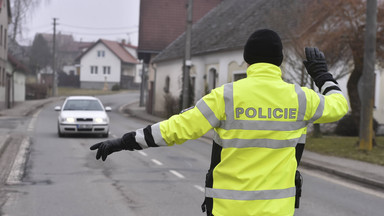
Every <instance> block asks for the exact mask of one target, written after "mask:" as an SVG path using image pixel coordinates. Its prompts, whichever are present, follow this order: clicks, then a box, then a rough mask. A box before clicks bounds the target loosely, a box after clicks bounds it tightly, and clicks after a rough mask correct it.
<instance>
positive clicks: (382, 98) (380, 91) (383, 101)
mask: <svg viewBox="0 0 384 216" xmlns="http://www.w3.org/2000/svg"><path fill="white" fill-rule="evenodd" d="M373 116H374V117H375V119H376V120H377V121H378V122H379V124H382V125H384V74H383V72H382V71H380V70H376V91H375V108H374V109H373Z"/></svg>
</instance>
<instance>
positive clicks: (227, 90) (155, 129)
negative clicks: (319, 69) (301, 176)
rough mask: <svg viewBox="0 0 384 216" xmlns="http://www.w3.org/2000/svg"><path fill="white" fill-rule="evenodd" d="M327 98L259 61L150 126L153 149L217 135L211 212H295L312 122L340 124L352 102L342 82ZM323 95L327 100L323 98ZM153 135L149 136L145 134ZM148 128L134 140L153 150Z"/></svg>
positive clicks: (327, 89)
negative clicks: (301, 156) (300, 162)
mask: <svg viewBox="0 0 384 216" xmlns="http://www.w3.org/2000/svg"><path fill="white" fill-rule="evenodd" d="M320 92H321V93H322V94H319V93H316V92H315V91H313V90H311V89H308V88H305V87H300V86H298V85H295V84H289V83H286V82H284V81H283V80H282V78H281V70H280V68H279V67H277V66H275V65H272V64H268V63H256V64H253V65H251V66H249V67H248V69H247V78H244V79H241V80H239V81H236V82H233V83H228V84H225V85H223V86H221V87H219V88H216V89H214V90H212V92H211V93H209V94H208V95H206V96H204V97H203V98H202V99H200V100H199V101H198V102H197V104H196V106H195V107H194V108H192V109H190V110H188V111H186V112H184V113H182V114H179V115H174V116H172V117H171V118H169V119H168V120H165V121H162V122H159V123H157V124H154V125H152V126H151V129H150V132H151V135H152V137H153V139H152V141H151V143H155V144H152V146H153V145H155V146H170V145H173V144H175V143H176V144H181V143H183V142H185V141H186V140H189V139H196V138H198V137H200V136H202V135H204V134H205V133H206V132H208V131H209V130H210V129H212V128H213V129H214V131H215V135H214V144H213V150H212V161H211V166H210V170H209V172H208V174H207V180H206V190H205V196H206V200H205V202H206V206H207V208H208V211H209V212H212V214H213V215H215V216H224V215H225V216H228V215H229V216H236V215H239V216H246V215H253V216H254V215H260V216H268V215H279V216H286V215H287V216H288V215H293V214H294V202H295V183H294V179H295V172H296V168H297V162H296V158H295V146H296V145H297V143H304V141H305V134H306V126H307V125H308V124H309V123H327V122H333V121H337V120H339V119H340V118H341V117H343V116H344V115H345V114H346V113H347V111H348V103H347V101H346V99H345V97H344V96H343V94H342V93H341V91H340V89H339V88H338V86H337V83H336V82H325V83H324V85H323V86H322V87H320ZM323 94H325V95H323ZM147 134H148V133H147ZM145 137H146V136H145V133H144V132H143V130H142V129H140V130H138V131H136V141H137V143H139V144H140V145H141V147H143V148H146V147H148V146H151V145H148V144H147V141H146V140H148V139H146V138H145Z"/></svg>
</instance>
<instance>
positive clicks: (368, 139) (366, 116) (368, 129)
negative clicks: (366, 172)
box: [359, 0, 377, 151]
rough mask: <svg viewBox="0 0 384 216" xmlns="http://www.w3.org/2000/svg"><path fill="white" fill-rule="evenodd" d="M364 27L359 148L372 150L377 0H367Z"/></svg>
mask: <svg viewBox="0 0 384 216" xmlns="http://www.w3.org/2000/svg"><path fill="white" fill-rule="evenodd" d="M366 16H367V18H366V25H365V26H366V29H365V38H364V67H363V75H362V77H361V80H360V82H361V87H362V88H361V90H362V95H361V113H360V141H359V148H360V149H362V150H367V151H370V150H372V139H373V127H372V123H373V116H372V114H373V100H374V86H375V85H374V82H375V80H374V72H375V58H376V25H377V0H368V1H367V14H366Z"/></svg>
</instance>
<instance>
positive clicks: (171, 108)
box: [164, 94, 180, 118]
mask: <svg viewBox="0 0 384 216" xmlns="http://www.w3.org/2000/svg"><path fill="white" fill-rule="evenodd" d="M164 99H165V112H166V113H165V114H166V115H167V116H166V117H167V118H168V117H171V116H172V115H174V114H177V113H179V112H180V109H179V106H178V104H179V101H178V100H177V99H176V98H174V97H172V95H171V94H165V95H164Z"/></svg>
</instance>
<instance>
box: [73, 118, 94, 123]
mask: <svg viewBox="0 0 384 216" xmlns="http://www.w3.org/2000/svg"><path fill="white" fill-rule="evenodd" d="M76 121H78V122H91V121H93V118H76Z"/></svg>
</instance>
